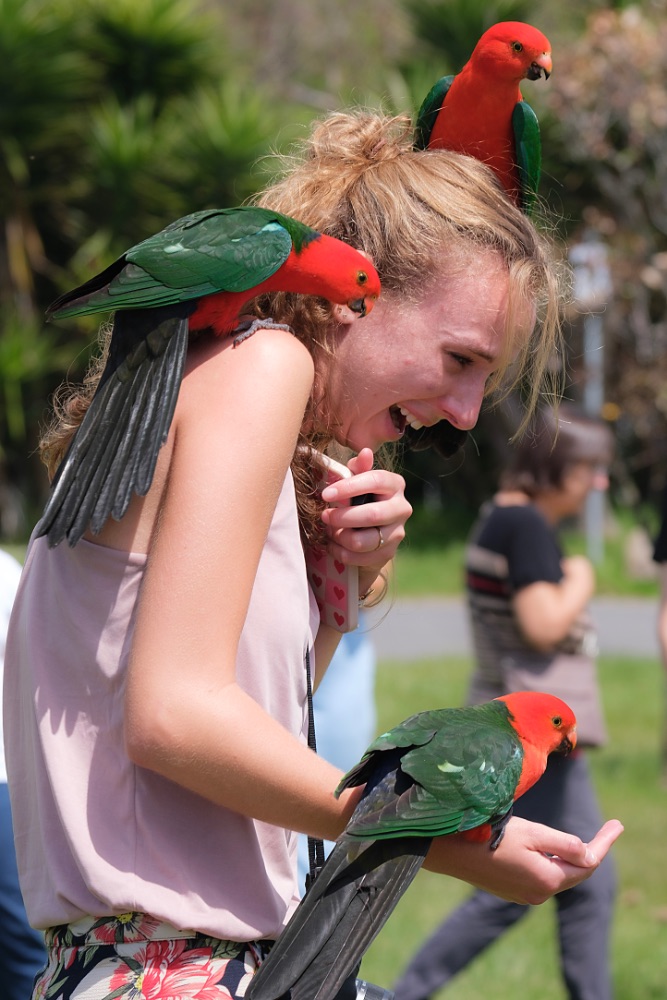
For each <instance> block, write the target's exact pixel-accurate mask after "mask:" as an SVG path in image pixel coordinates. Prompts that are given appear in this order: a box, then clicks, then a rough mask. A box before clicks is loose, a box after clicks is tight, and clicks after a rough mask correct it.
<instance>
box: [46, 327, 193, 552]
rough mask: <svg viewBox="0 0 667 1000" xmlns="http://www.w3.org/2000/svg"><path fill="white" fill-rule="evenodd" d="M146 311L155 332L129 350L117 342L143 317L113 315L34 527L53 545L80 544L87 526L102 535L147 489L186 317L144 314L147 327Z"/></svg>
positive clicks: (165, 429)
mask: <svg viewBox="0 0 667 1000" xmlns="http://www.w3.org/2000/svg"><path fill="white" fill-rule="evenodd" d="M149 312H150V313H153V316H152V317H151V319H152V322H151V324H150V329H148V332H147V333H146V334H145V336H142V337H141V338H140V339H138V340H137V338H136V330H135V333H134V338H135V345H134V349H133V350H131V351H130V352H129V353H123V352H119V350H118V347H117V346H116V347H114V340H117V341H118V340H120V341H122V340H123V339H125V340H127V339H129V338H128V337H127V336H126V335H125V327H126V326H129V325H130V324H132V322H133V321H136V317H137V316H138V315H139V314H138V312H129V311H127V312H126V311H123V312H118V313H117V314H116V318H115V325H114V333H113V337H112V343H111V349H110V356H109V361H108V363H107V366H106V368H105V370H104V372H103V374H102V378H101V379H100V384H99V386H98V388H97V391H96V393H95V395H94V396H93V399H92V401H91V403H90V406H89V407H88V410H87V412H86V415H85V417H84V419H83V421H82V423H81V425H80V427H79V428H78V430H77V432H76V434H75V436H74V438H73V439H72V442H71V444H70V447H69V449H68V451H67V454H66V455H65V457H64V459H63V461H62V463H61V465H60V467H59V469H58V472H57V474H56V477H55V479H54V482H53V486H52V490H51V495H50V497H49V500H48V502H47V505H46V508H45V510H44V513H43V515H42V518H41V520H40V521H39V523H38V525H37V528H36V534H37V535H46V536H47V539H48V543H49V545H50V546H51V547H53V546H55V545H58V544H59V542H61V541H62V540H63V539H64V538H67V541H68V543H69V544H70V545H71V546H74V545H76V543H77V542H78V541H79V539H80V538H81V537H82V535H83V533H84V532H85V531H86V529H87V528H88V526H90V528H91V530H92V532H93V533H97V532H99V531H100V530H101V528H102V526H103V525H104V523H105V522H106V520H107V519H108V518H109V517H110V516H113V517H114V518H115V519H116V520H119V519H120V518H121V517H122V516H123V515H124V514H125V512H126V510H127V508H128V505H129V503H130V499H131V497H132V494H133V493H137V494H138V495H139V496H143V495H145V494H146V493H147V492H148V489H149V488H150V485H151V482H152V479H153V474H154V472H155V465H156V463H157V456H158V452H159V450H160V448H161V447H162V445H163V444H164V442H165V441H166V439H167V435H168V433H169V427H170V425H171V421H172V419H173V415H174V410H175V407H176V400H177V398H178V391H179V388H180V384H181V380H182V377H183V368H184V364H185V356H186V352H187V344H188V319H187V316H186V315H185V316H184V315H176V316H174V315H173V308H172V309H169V310H164V311H162V310H159V311H158V310H151V311H149V310H146V311H143V316H142V320H143V321H144V322H146V321H147V320H148V319H149ZM155 313H158V315H157V316H156V315H155ZM164 313H167V315H166V316H165V315H164ZM135 326H136V323H135ZM119 353H120V355H121V356H120V358H119Z"/></svg>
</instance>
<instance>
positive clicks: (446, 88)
mask: <svg viewBox="0 0 667 1000" xmlns="http://www.w3.org/2000/svg"><path fill="white" fill-rule="evenodd" d="M551 69H552V62H551V45H550V44H549V40H548V39H547V38H545V36H544V35H543V34H542V32H541V31H538V30H537V28H533V27H532V26H531V25H530V24H524V23H523V22H521V21H501V22H499V23H498V24H494V25H493V26H492V27H491V28H489V29H488V31H485V32H484V34H483V35H482V37H481V38H480V40H479V41H478V42H477V45H476V46H475V48H474V50H473V53H472V55H471V57H470V59H469V60H468V62H467V63H466V65H465V66H464V67H463V69H462V70H461V72H460V73H457V74H456V75H455V76H443V77H442V78H441V79H440V80H438V82H437V83H436V84H435V85H434V87H433V88H432V89H431V91H430V92H429V93H428V95H427V96H426V99H425V100H424V103H423V104H422V106H421V108H420V109H419V113H418V115H417V125H416V129H415V148H416V149H451V150H453V151H454V152H457V153H465V154H466V155H468V156H474V157H476V159H478V160H482V162H484V163H486V164H488V166H489V167H491V169H492V170H493V171H494V172H495V173H496V175H497V177H498V179H499V181H500V183H501V184H502V186H503V187H504V188H505V190H506V191H507V193H508V194H509V195H510V197H511V198H513V200H514V201H515V202H516V203H517V204H518V205H519V207H520V208H522V209H523V211H524V212H530V211H531V209H532V206H533V203H534V201H535V198H536V197H537V188H538V184H539V180H540V170H541V166H542V152H541V145H540V127H539V124H538V121H537V117H536V115H535V113H534V111H533V110H532V108H531V107H530V105H528V104H526V102H525V101H524V100H523V97H522V95H521V89H520V83H521V81H522V80H525V79H527V80H539V79H540V77H541V76H542V74H544V77H545V79H548V78H549V75H550V74H551Z"/></svg>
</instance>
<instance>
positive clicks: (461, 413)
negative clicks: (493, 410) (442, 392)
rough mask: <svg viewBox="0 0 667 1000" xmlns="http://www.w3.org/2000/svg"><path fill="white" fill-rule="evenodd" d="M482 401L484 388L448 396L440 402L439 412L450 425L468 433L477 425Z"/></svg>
mask: <svg viewBox="0 0 667 1000" xmlns="http://www.w3.org/2000/svg"><path fill="white" fill-rule="evenodd" d="M483 399H484V387H483V386H482V388H481V389H479V390H478V389H475V390H474V391H468V392H466V393H463V394H456V393H455V394H449V395H447V396H443V397H442V399H441V400H440V410H441V412H442V415H443V417H445V418H446V419H447V420H449V422H450V423H451V424H454V426H455V427H458V428H459V430H462V431H470V430H472V428H473V427H474V426H475V424H476V423H477V418H478V417H479V411H480V409H481V407H482V400H483Z"/></svg>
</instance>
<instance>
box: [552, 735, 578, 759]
mask: <svg viewBox="0 0 667 1000" xmlns="http://www.w3.org/2000/svg"><path fill="white" fill-rule="evenodd" d="M576 745H577V732H576V730H573V731H572V732H570V733H568V734H567V736H565V737H563V739H562V740H561V742H560V743H559V744H558V746H557V748H556V753H562V754H568V753H572V751H573V750H574V748H575V747H576Z"/></svg>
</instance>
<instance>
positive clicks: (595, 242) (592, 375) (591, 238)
mask: <svg viewBox="0 0 667 1000" xmlns="http://www.w3.org/2000/svg"><path fill="white" fill-rule="evenodd" d="M570 261H571V263H572V266H573V268H574V296H575V299H576V301H577V303H578V304H579V306H580V307H581V309H582V311H585V312H586V316H585V317H584V345H583V346H584V395H583V404H584V410H585V411H586V413H588V414H589V415H590V416H592V417H600V415H601V413H602V405H603V403H604V330H603V324H602V315H601V311H602V310H603V309H604V307H605V305H606V302H607V299H608V297H609V295H610V294H611V290H612V288H611V275H610V273H609V267H608V264H607V249H606V247H605V245H604V243H603V242H602V240H601V239H600V238H599V237H598V235H597V234H596V233H589V234H587V235H586V236H585V237H584V239H583V240H582V242H581V243H578V244H576V246H573V247H572V249H571V250H570ZM605 507H606V495H605V494H604V493H602V492H601V491H600V490H593V491H591V493H589V494H588V497H587V499H586V508H585V512H584V526H585V531H586V548H587V552H588V557H589V559H590V560H591V562H592V563H594V564H596V563H599V562H601V561H602V559H603V557H604V521H605Z"/></svg>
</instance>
